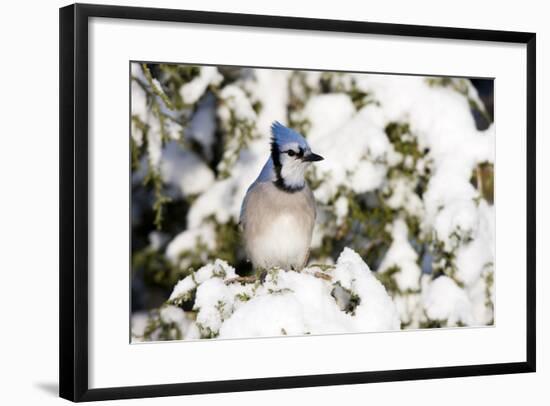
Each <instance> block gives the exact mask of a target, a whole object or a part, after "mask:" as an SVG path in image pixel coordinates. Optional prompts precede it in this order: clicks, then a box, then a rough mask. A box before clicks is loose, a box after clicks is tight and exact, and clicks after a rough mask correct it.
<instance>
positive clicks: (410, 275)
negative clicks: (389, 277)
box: [378, 218, 422, 292]
mask: <svg viewBox="0 0 550 406" xmlns="http://www.w3.org/2000/svg"><path fill="white" fill-rule="evenodd" d="M417 260H418V254H417V253H416V251H415V250H414V249H413V248H412V247H411V245H410V244H409V241H408V228H407V224H406V223H405V221H404V220H403V219H402V218H397V219H396V220H395V221H394V222H393V225H392V244H391V246H390V248H389V250H388V252H387V253H386V256H385V257H384V260H383V261H382V263H381V264H380V268H379V269H378V272H381V273H384V272H387V271H388V270H389V269H391V268H392V267H397V268H399V271H397V272H396V273H395V274H393V277H394V278H395V282H396V283H397V287H398V289H399V290H400V291H401V292H406V291H416V290H419V289H420V275H421V273H422V270H421V269H420V267H419V266H418V264H417Z"/></svg>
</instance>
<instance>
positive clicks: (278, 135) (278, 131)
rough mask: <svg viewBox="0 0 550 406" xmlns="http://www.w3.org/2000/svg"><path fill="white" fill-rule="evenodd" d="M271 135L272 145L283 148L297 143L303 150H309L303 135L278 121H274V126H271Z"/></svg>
mask: <svg viewBox="0 0 550 406" xmlns="http://www.w3.org/2000/svg"><path fill="white" fill-rule="evenodd" d="M271 134H272V138H271V143H272V145H273V144H275V145H276V146H278V147H281V146H283V145H287V144H291V143H296V144H298V146H299V147H301V148H303V149H308V148H309V146H308V144H307V141H306V139H305V138H304V137H303V136H302V135H301V134H299V133H297V132H296V131H294V130H292V129H290V128H288V127H285V126H284V125H282V124H281V123H279V122H278V121H274V122H273V124H271Z"/></svg>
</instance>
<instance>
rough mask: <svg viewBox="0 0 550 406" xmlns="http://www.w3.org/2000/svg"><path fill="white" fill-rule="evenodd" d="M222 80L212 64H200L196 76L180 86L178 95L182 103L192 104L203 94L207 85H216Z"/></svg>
mask: <svg viewBox="0 0 550 406" xmlns="http://www.w3.org/2000/svg"><path fill="white" fill-rule="evenodd" d="M222 80H223V76H222V75H220V73H219V72H218V69H217V68H216V67H214V66H202V67H201V68H200V73H199V75H198V76H197V77H195V78H193V80H191V81H190V82H188V83H186V84H185V85H183V86H182V87H181V88H180V95H181V98H182V99H183V101H184V103H187V104H193V103H195V102H196V101H197V100H199V98H200V97H201V96H202V95H203V94H204V92H205V91H206V89H207V88H208V86H210V85H214V86H217V85H219V84H220V83H221V81H222Z"/></svg>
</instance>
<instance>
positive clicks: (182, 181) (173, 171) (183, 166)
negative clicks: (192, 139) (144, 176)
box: [160, 141, 214, 196]
mask: <svg viewBox="0 0 550 406" xmlns="http://www.w3.org/2000/svg"><path fill="white" fill-rule="evenodd" d="M160 170H161V175H162V178H163V180H164V182H165V183H168V184H172V185H175V186H177V187H178V188H179V190H180V192H181V195H182V196H188V195H196V194H199V193H202V192H204V191H205V190H207V189H208V188H209V187H210V185H211V184H212V183H213V182H214V172H213V171H212V169H210V168H209V167H208V166H207V165H206V164H205V163H204V161H203V160H202V159H200V158H199V157H198V156H197V154H195V153H194V152H192V151H190V150H187V149H182V148H181V146H180V145H179V144H178V143H177V142H175V141H171V142H169V143H167V144H166V145H165V146H164V149H163V152H162V163H161V168H160Z"/></svg>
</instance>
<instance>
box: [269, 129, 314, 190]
mask: <svg viewBox="0 0 550 406" xmlns="http://www.w3.org/2000/svg"><path fill="white" fill-rule="evenodd" d="M271 159H272V160H273V169H274V170H275V180H274V181H273V184H274V185H275V186H276V187H277V188H278V189H280V190H282V191H283V192H287V193H294V192H299V191H300V190H302V189H303V188H304V187H305V185H306V183H305V182H304V183H303V184H302V185H301V186H289V185H287V184H286V183H285V180H284V178H283V177H282V175H281V169H282V165H281V159H280V151H279V146H278V145H277V144H276V143H275V140H272V141H271Z"/></svg>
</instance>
